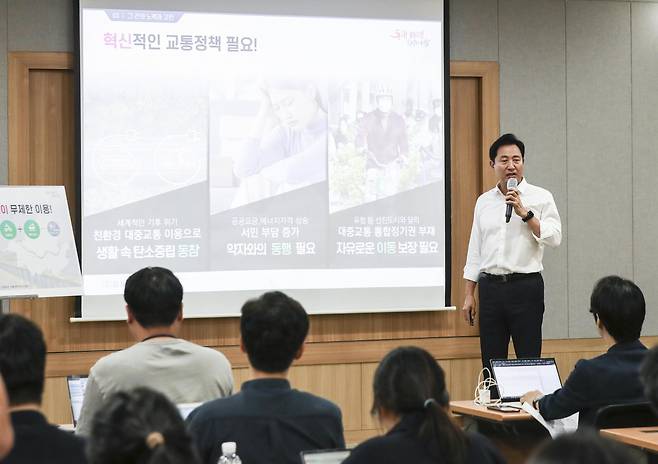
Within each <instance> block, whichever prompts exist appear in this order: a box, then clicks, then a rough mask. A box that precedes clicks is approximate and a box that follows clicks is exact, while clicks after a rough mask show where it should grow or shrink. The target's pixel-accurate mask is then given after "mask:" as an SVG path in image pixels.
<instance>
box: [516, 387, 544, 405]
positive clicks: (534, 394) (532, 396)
mask: <svg viewBox="0 0 658 464" xmlns="http://www.w3.org/2000/svg"><path fill="white" fill-rule="evenodd" d="M543 396H544V395H543V394H542V392H540V391H537V390H533V391H529V392H528V393H526V394H525V395H523V396H522V397H521V404H523V403H528V404H529V405H530V406H532V402H533V401H535V400H538V399H539V398H541V397H543Z"/></svg>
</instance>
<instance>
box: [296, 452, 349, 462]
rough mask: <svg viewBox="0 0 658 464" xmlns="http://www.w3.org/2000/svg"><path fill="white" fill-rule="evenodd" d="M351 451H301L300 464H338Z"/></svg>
mask: <svg viewBox="0 0 658 464" xmlns="http://www.w3.org/2000/svg"><path fill="white" fill-rule="evenodd" d="M351 451H352V450H349V449H334V450H314V451H302V452H301V453H299V454H300V456H301V458H302V464H340V463H341V462H343V461H344V460H345V459H347V457H348V456H349V455H350V452H351Z"/></svg>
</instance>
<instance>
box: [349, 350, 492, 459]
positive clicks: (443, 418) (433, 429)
mask: <svg viewBox="0 0 658 464" xmlns="http://www.w3.org/2000/svg"><path fill="white" fill-rule="evenodd" d="M373 396H374V399H373V405H372V414H373V415H375V416H377V418H378V419H379V423H380V425H381V426H382V427H383V428H384V430H386V435H383V436H380V437H375V438H371V439H370V440H367V441H365V442H364V443H362V444H360V445H359V446H357V447H356V448H355V449H354V450H353V451H352V453H351V455H350V457H349V458H347V459H346V460H345V461H344V462H343V464H361V463H363V464H366V463H367V464H370V463H378V464H387V463H391V464H393V463H398V462H413V463H414V464H430V463H432V464H435V463H439V462H441V463H446V464H448V463H449V464H462V463H467V464H488V463H503V462H505V461H504V459H503V458H502V457H501V456H500V454H499V453H498V452H497V451H496V450H495V448H494V447H493V446H492V445H491V444H490V443H489V442H488V441H487V439H486V438H484V437H483V436H481V435H478V434H466V433H464V432H463V431H462V430H461V429H460V428H459V427H458V426H457V425H456V424H455V423H454V422H453V421H452V419H451V418H450V416H449V413H448V408H449V404H448V403H449V398H448V391H447V390H446V384H445V375H444V373H443V369H441V366H439V364H438V363H437V362H436V361H435V360H434V358H432V356H431V355H430V354H429V353H428V352H427V351H425V350H423V349H421V348H416V347H401V348H396V349H394V350H393V351H391V352H390V353H388V354H387V355H386V356H385V357H384V359H382V361H381V362H380V363H379V366H377V370H376V371H375V378H374V380H373Z"/></svg>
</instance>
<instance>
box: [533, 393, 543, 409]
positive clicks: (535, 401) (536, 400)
mask: <svg viewBox="0 0 658 464" xmlns="http://www.w3.org/2000/svg"><path fill="white" fill-rule="evenodd" d="M542 398H543V396H540V397H539V398H535V399H534V400H532V407H533V408H535V409H536V410H537V411H539V400H540V399H542Z"/></svg>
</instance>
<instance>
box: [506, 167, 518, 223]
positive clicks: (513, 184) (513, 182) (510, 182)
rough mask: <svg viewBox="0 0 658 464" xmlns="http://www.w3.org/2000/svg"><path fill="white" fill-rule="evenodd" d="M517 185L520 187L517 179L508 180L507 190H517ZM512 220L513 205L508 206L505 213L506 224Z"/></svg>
mask: <svg viewBox="0 0 658 464" xmlns="http://www.w3.org/2000/svg"><path fill="white" fill-rule="evenodd" d="M517 185H519V183H518V181H517V180H516V177H510V178H509V179H507V190H509V189H513V188H516V186H517ZM511 218H512V205H510V204H508V205H507V211H505V223H508V222H509V220H510V219H511Z"/></svg>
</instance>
